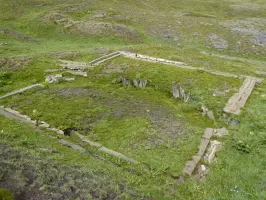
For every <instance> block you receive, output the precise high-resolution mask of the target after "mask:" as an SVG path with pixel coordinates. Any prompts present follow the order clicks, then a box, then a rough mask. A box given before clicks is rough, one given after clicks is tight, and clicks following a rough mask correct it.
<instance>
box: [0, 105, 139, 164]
mask: <svg viewBox="0 0 266 200" xmlns="http://www.w3.org/2000/svg"><path fill="white" fill-rule="evenodd" d="M0 114H1V115H3V116H5V117H8V118H11V119H16V120H19V121H22V122H24V123H30V124H36V121H35V120H32V119H31V118H30V117H28V116H26V115H22V114H20V113H19V112H18V111H15V110H13V109H11V108H0ZM42 125H43V126H42ZM40 127H43V128H45V129H46V130H48V131H54V132H56V133H57V134H60V135H63V134H64V131H62V130H60V129H57V128H54V127H51V126H50V125H49V124H48V123H46V122H43V121H41V122H40ZM74 134H75V135H77V136H78V137H79V138H80V139H81V140H82V141H83V142H86V143H88V144H90V145H91V146H93V147H96V148H98V149H97V150H98V151H101V152H104V153H106V154H109V155H111V156H114V157H116V158H119V159H122V160H124V161H127V162H131V163H135V164H138V163H139V162H138V161H137V160H135V159H133V158H130V157H127V156H125V155H124V154H122V153H119V152H117V151H114V150H112V149H108V148H106V147H104V146H103V145H101V144H99V143H97V142H93V141H90V140H89V139H87V138H86V137H85V136H83V135H82V134H80V133H78V132H76V131H74ZM59 142H60V143H61V144H62V145H64V146H68V147H71V148H73V149H75V150H81V151H84V150H85V149H84V148H83V147H80V146H79V145H76V144H72V143H70V142H68V141H66V140H59Z"/></svg>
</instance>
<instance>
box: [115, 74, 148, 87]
mask: <svg viewBox="0 0 266 200" xmlns="http://www.w3.org/2000/svg"><path fill="white" fill-rule="evenodd" d="M131 82H132V81H131V80H130V79H127V78H125V77H123V76H120V83H122V84H123V86H131ZM133 84H134V86H135V87H137V88H145V87H146V86H147V84H148V80H147V79H134V80H133Z"/></svg>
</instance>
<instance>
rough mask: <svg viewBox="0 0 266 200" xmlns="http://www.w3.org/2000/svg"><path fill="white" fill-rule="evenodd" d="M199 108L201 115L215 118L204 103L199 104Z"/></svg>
mask: <svg viewBox="0 0 266 200" xmlns="http://www.w3.org/2000/svg"><path fill="white" fill-rule="evenodd" d="M201 109H202V113H201V115H202V117H204V116H206V115H207V117H208V118H210V119H211V120H215V116H214V113H213V111H212V110H209V109H208V108H207V107H206V106H205V105H204V104H201Z"/></svg>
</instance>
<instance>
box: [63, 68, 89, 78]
mask: <svg viewBox="0 0 266 200" xmlns="http://www.w3.org/2000/svg"><path fill="white" fill-rule="evenodd" d="M66 72H67V73H70V74H72V75H76V76H84V77H87V76H88V74H87V72H82V71H70V70H68V71H66Z"/></svg>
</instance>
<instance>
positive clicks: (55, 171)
mask: <svg viewBox="0 0 266 200" xmlns="http://www.w3.org/2000/svg"><path fill="white" fill-rule="evenodd" d="M0 22H1V23H0V96H2V95H4V94H6V93H8V92H11V91H13V90H16V89H19V88H22V87H25V86H28V85H31V84H36V83H44V80H45V76H46V75H47V73H45V71H44V70H47V69H58V68H60V66H59V62H58V60H59V59H65V60H72V61H82V62H86V63H88V62H90V61H92V60H94V59H96V58H98V57H100V56H102V55H105V54H108V53H111V52H114V51H120V50H123V51H131V52H136V53H140V54H145V55H149V56H154V57H157V58H165V59H169V60H175V61H180V62H184V63H186V64H187V65H189V66H193V67H197V68H201V69H206V70H213V71H221V72H228V73H232V74H236V75H249V76H254V77H263V76H262V75H258V74H257V73H256V71H266V59H265V56H266V48H265V47H266V28H265V27H266V4H265V2H264V1H263V0H253V1H250V0H241V1H240V0H230V1H229V0H212V1H200V0H168V1H159V0H142V1H133V0H126V1H125V0H113V1H110V0H109V1H106V0H102V1H94V0H86V1H85V0H81V1H79V2H77V1H73V0H64V1H61V0H53V1H52V0H19V1H6V0H0ZM86 72H87V73H88V77H75V81H74V82H59V83H56V84H49V85H47V84H46V83H45V85H46V86H45V87H43V88H41V89H40V90H31V91H27V92H25V93H23V94H20V95H15V96H12V97H9V98H5V99H2V100H0V106H5V107H12V108H13V109H15V110H18V111H20V112H21V113H23V114H27V115H28V116H31V117H33V115H34V114H33V110H37V112H38V113H39V116H38V117H39V119H40V120H43V121H46V122H48V123H49V124H51V125H53V126H55V127H58V128H60V129H65V128H73V127H74V128H75V129H77V130H78V131H79V132H80V133H82V134H83V135H85V136H87V137H88V138H89V139H90V140H93V141H96V142H99V143H101V144H102V145H104V146H106V147H108V148H110V149H112V150H116V151H118V152H121V153H123V154H125V155H127V156H130V157H132V158H134V159H136V160H138V161H140V163H141V164H138V165H134V164H130V163H126V162H125V161H122V160H120V159H117V158H113V157H111V156H109V155H107V154H104V153H102V152H98V151H96V149H95V148H93V147H91V146H89V145H88V144H86V143H85V142H82V141H81V140H80V139H79V138H77V137H76V136H75V135H73V134H72V135H71V136H70V137H68V136H58V135H55V134H53V133H51V132H49V131H45V130H40V131H37V130H35V129H34V127H32V126H30V125H27V124H23V123H20V122H18V121H15V120H11V119H8V118H5V117H3V116H2V115H1V116H0V166H1V167H0V199H1V197H2V196H5V195H6V196H7V197H8V198H11V199H12V197H11V196H12V195H11V196H10V194H9V193H8V192H7V191H6V190H4V189H7V190H9V191H10V192H11V193H12V194H13V196H14V198H15V199H19V197H20V198H21V199H30V198H32V199H265V198H266V184H265V181H266V180H265V177H266V168H265V166H266V154H265V152H266V151H265V150H266V148H265V147H266V134H265V133H266V128H265V125H266V117H265V113H266V106H265V103H266V94H265V92H266V84H265V82H262V84H260V85H258V86H257V87H256V89H255V90H254V91H253V93H252V95H251V96H250V98H249V100H248V102H247V103H246V105H245V107H244V108H243V109H242V112H241V115H239V116H234V115H228V114H226V115H225V114H224V113H223V107H224V106H225V104H226V102H227V101H228V100H229V98H230V97H231V96H232V95H233V94H234V93H235V92H236V91H237V90H238V88H239V87H240V86H241V84H242V81H243V80H242V79H237V78H230V77H223V76H216V75H211V74H209V73H206V72H204V71H202V70H195V71H191V70H186V69H181V68H177V67H175V66H170V65H164V64H160V63H148V62H143V61H137V60H132V59H128V58H124V57H119V58H115V59H113V60H109V61H107V62H104V63H102V64H100V65H98V66H96V67H94V68H93V69H90V70H87V71H86ZM58 73H61V72H58ZM64 76H71V75H69V74H68V73H64ZM120 76H123V77H126V78H127V79H130V80H133V79H136V78H137V79H141V78H145V79H147V80H148V84H147V87H146V88H135V87H134V86H131V87H125V86H122V84H121V83H120V82H119V77H120ZM71 77H72V76H71ZM174 82H177V83H179V84H181V85H182V86H183V87H184V88H185V90H186V91H187V92H189V93H190V95H191V99H192V100H191V101H190V102H189V103H184V102H182V101H181V100H176V99H173V97H172V94H171V89H172V84H173V83H174ZM201 104H204V105H206V106H207V107H208V108H209V109H210V110H212V111H213V112H214V114H215V118H216V119H215V121H212V120H210V119H208V118H207V117H206V116H204V117H203V116H202V114H201ZM236 122H237V123H236ZM207 127H211V128H222V127H226V128H227V129H228V130H229V136H226V137H225V138H223V139H221V141H222V143H223V146H222V149H221V151H220V152H219V153H218V155H217V160H216V161H215V163H214V164H212V165H209V164H207V163H204V162H203V161H201V162H202V164H206V166H207V167H208V170H209V173H208V175H207V176H206V177H205V178H204V179H200V180H199V179H197V178H195V177H194V176H192V177H187V178H185V179H183V178H181V177H183V176H181V175H182V168H183V167H184V166H185V163H186V161H187V160H189V159H190V158H191V157H192V156H193V155H194V154H195V153H196V152H197V148H198V144H199V143H200V138H201V136H202V134H203V132H204V130H205V128H207ZM59 138H63V139H65V140H68V141H71V142H73V143H76V144H78V145H80V146H82V147H83V148H85V149H86V150H87V151H86V153H81V152H77V151H74V150H72V149H70V148H67V147H63V146H61V145H60V144H59V143H58V139H59ZM52 150H56V153H51V151H52ZM1 188H3V189H1ZM2 191H3V192H2ZM1 195H2V196H1Z"/></svg>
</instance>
